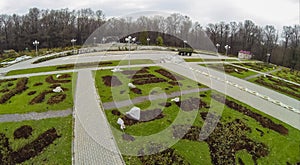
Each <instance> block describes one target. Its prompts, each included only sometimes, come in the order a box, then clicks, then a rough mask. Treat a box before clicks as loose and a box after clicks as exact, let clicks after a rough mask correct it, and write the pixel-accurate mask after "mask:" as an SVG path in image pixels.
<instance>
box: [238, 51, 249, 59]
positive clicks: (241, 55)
mask: <svg viewBox="0 0 300 165" xmlns="http://www.w3.org/2000/svg"><path fill="white" fill-rule="evenodd" d="M238 58H239V59H246V60H249V59H251V58H252V54H251V52H250V51H245V50H240V51H239V54H238Z"/></svg>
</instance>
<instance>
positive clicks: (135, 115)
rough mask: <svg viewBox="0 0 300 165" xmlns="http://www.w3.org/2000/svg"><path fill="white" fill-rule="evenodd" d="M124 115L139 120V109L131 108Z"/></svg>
mask: <svg viewBox="0 0 300 165" xmlns="http://www.w3.org/2000/svg"><path fill="white" fill-rule="evenodd" d="M126 114H127V115H129V116H130V117H132V118H134V119H135V120H140V117H141V109H140V108H139V107H132V108H131V109H130V111H128V112H126Z"/></svg>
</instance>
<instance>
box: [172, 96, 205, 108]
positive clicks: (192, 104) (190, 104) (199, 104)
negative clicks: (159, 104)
mask: <svg viewBox="0 0 300 165" xmlns="http://www.w3.org/2000/svg"><path fill="white" fill-rule="evenodd" d="M175 104H176V105H177V106H178V107H179V108H181V109H182V110H183V111H193V110H198V109H200V108H206V107H207V104H206V103H205V102H203V101H202V100H201V99H199V98H194V97H192V98H189V99H186V100H183V101H179V102H176V103H175Z"/></svg>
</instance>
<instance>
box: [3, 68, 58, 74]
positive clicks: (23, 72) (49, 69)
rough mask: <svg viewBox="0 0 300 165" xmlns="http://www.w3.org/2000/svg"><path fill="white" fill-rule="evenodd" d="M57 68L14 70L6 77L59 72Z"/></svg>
mask: <svg viewBox="0 0 300 165" xmlns="http://www.w3.org/2000/svg"><path fill="white" fill-rule="evenodd" d="M57 70H58V69H57V66H47V67H38V68H29V69H21V70H12V71H9V72H8V73H7V74H6V76H12V75H19V74H29V73H41V72H51V71H57Z"/></svg>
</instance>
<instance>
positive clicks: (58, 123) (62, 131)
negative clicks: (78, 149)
mask: <svg viewBox="0 0 300 165" xmlns="http://www.w3.org/2000/svg"><path fill="white" fill-rule="evenodd" d="M23 125H29V126H31V127H32V128H33V132H32V135H31V136H30V137H29V138H28V139H14V131H15V130H16V129H17V128H19V127H21V126H23ZM51 128H55V129H56V131H57V133H58V135H60V136H61V137H60V138H58V139H56V140H55V141H54V143H53V144H51V145H49V146H48V147H47V148H46V149H45V150H44V151H43V152H42V153H41V154H40V155H38V156H36V157H33V158H31V159H30V160H27V161H25V162H24V163H22V164H24V165H29V164H72V151H71V148H72V130H73V129H72V117H71V116H68V117H63V118H51V119H43V120H32V121H23V122H8V123H0V133H3V134H5V136H6V137H7V138H8V139H9V144H10V146H11V147H12V150H13V151H16V150H18V149H20V148H21V147H23V146H24V145H26V144H28V143H30V142H32V141H33V140H35V139H36V138H37V137H38V136H39V135H40V134H42V133H43V132H45V131H47V130H48V129H51Z"/></svg>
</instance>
